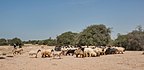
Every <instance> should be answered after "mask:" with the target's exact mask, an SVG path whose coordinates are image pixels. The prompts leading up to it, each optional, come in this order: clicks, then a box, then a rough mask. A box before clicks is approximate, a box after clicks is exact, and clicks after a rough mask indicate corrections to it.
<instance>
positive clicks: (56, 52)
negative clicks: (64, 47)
mask: <svg viewBox="0 0 144 70" xmlns="http://www.w3.org/2000/svg"><path fill="white" fill-rule="evenodd" d="M51 52H52V56H53V58H55V57H56V56H57V57H58V58H59V59H61V55H62V53H63V51H55V50H52V51H51Z"/></svg>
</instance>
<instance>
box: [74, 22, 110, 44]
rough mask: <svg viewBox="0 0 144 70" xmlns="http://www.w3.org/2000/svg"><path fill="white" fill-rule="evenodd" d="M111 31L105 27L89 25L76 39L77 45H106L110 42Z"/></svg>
mask: <svg viewBox="0 0 144 70" xmlns="http://www.w3.org/2000/svg"><path fill="white" fill-rule="evenodd" d="M110 33H111V29H110V28H107V27H106V26H105V25H103V24H100V25H91V26H88V27H87V28H86V29H84V30H83V31H82V32H81V33H79V35H77V38H76V44H79V45H87V46H89V45H98V46H99V45H107V44H108V43H109V42H110V41H111V37H110Z"/></svg>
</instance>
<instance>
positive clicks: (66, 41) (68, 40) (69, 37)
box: [57, 31, 77, 45]
mask: <svg viewBox="0 0 144 70" xmlns="http://www.w3.org/2000/svg"><path fill="white" fill-rule="evenodd" d="M76 35H77V33H73V32H71V31H68V32H65V33H62V34H61V35H59V36H57V44H58V45H74V44H75V37H76Z"/></svg>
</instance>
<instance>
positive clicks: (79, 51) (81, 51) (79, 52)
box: [74, 48, 84, 58]
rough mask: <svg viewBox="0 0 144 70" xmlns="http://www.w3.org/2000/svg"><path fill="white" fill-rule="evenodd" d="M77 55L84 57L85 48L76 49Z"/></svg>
mask: <svg viewBox="0 0 144 70" xmlns="http://www.w3.org/2000/svg"><path fill="white" fill-rule="evenodd" d="M74 53H75V55H76V57H78V56H79V55H80V57H81V58H84V48H78V49H76V50H75V52H74Z"/></svg>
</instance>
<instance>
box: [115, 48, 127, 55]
mask: <svg viewBox="0 0 144 70" xmlns="http://www.w3.org/2000/svg"><path fill="white" fill-rule="evenodd" d="M115 48H116V49H117V53H118V54H120V53H121V54H123V53H124V51H125V48H123V47H115Z"/></svg>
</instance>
